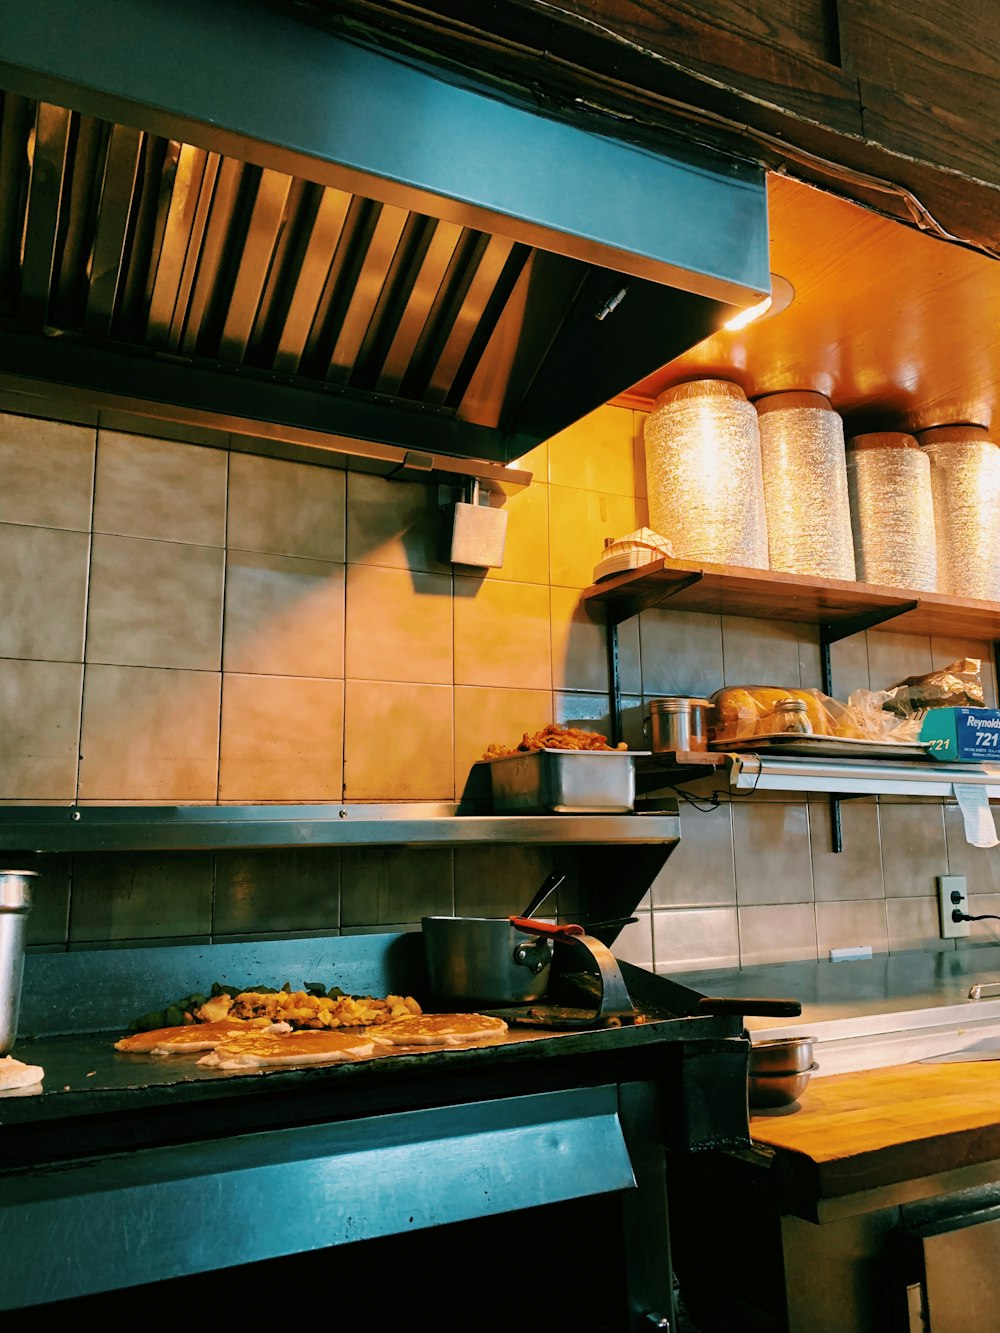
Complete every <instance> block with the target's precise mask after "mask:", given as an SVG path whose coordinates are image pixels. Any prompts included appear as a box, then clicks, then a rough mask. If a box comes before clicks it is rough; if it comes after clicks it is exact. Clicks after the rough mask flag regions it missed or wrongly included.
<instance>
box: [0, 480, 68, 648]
mask: <svg viewBox="0 0 1000 1333" xmlns="http://www.w3.org/2000/svg"><path fill="white" fill-rule="evenodd" d="M2 490H3V480H2V473H0V491H2ZM89 557H90V538H89V536H88V535H87V533H85V532H71V531H61V530H59V529H57V528H32V527H22V526H18V525H17V524H14V523H0V571H2V573H0V656H3V657H34V658H40V659H45V660H47V661H50V662H81V661H82V660H83V621H84V615H85V611H86V605H87V564H88V560H89Z"/></svg>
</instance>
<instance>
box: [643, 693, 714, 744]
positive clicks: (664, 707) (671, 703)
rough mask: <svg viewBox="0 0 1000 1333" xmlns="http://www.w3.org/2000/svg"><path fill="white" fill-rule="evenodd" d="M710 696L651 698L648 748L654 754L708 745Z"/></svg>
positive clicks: (648, 720)
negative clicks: (701, 697) (704, 697)
mask: <svg viewBox="0 0 1000 1333" xmlns="http://www.w3.org/2000/svg"><path fill="white" fill-rule="evenodd" d="M711 707H712V701H711V700H710V699H689V698H686V697H685V696H683V695H676V696H671V697H668V698H665V699H651V700H650V702H649V716H648V717H647V718H646V720H645V722H644V723H643V730H644V731H646V728H647V727H648V729H649V730H648V733H647V735H648V739H649V748H650V749H651V750H652V751H653V753H654V754H656V753H662V752H664V751H668V750H680V751H683V750H704V749H707V747H708V713H709V710H710V709H711Z"/></svg>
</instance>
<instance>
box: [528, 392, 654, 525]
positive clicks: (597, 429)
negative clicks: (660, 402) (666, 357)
mask: <svg viewBox="0 0 1000 1333" xmlns="http://www.w3.org/2000/svg"><path fill="white" fill-rule="evenodd" d="M635 464H636V459H635V429H634V422H633V419H632V412H631V410H630V409H629V408H625V407H598V408H597V409H596V410H595V411H593V412H590V413H588V415H587V416H585V417H583V418H581V420H579V421H577V422H575V423H574V424H573V425H572V426H569V427H568V428H567V429H566V430H564V431H560V432H559V434H558V435H553V436H552V438H551V439H550V440H549V481H551V482H552V483H553V484H554V485H557V486H575V487H578V488H579V489H581V490H587V491H607V492H611V493H613V494H615V495H627V496H634V495H637V494H638V493H639V492H638V491H637V490H636V466H635ZM643 493H645V492H643ZM626 531H628V529H626ZM621 535H622V534H621V533H619V536H621Z"/></svg>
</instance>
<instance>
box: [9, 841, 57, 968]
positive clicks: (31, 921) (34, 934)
mask: <svg viewBox="0 0 1000 1333" xmlns="http://www.w3.org/2000/svg"><path fill="white" fill-rule="evenodd" d="M0 855H2V857H3V865H4V869H5V870H34V871H37V873H38V878H37V879H35V880H33V881H32V886H31V911H30V912H29V913H28V920H27V930H26V945H27V947H28V948H29V949H37V948H42V947H44V946H46V945H53V944H59V945H65V944H66V940H67V939H68V936H69V893H70V882H71V878H72V871H73V860H72V857H70V856H35V855H34V854H33V853H23V852H22V853H18V852H3V853H0Z"/></svg>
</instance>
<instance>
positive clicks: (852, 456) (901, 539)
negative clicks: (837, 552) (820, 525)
mask: <svg viewBox="0 0 1000 1333" xmlns="http://www.w3.org/2000/svg"><path fill="white" fill-rule="evenodd" d="M847 480H848V487H849V491H850V497H851V518H852V522H853V526H854V552H855V558H856V562H857V571H858V578H859V580H860V581H861V582H862V583H878V584H883V585H885V586H886V587H890V588H912V589H917V590H920V591H922V592H935V591H936V590H937V543H936V538H935V533H934V504H933V500H932V497H931V465H930V459H929V457H928V456H927V454H926V453H925V452H924V450H923V449H921V447H920V445H919V444H918V443H917V441H916V440H915V439H914V438H913V436H912V435H903V434H898V433H895V432H888V431H887V432H881V433H878V434H873V435H857V436H855V438H854V439H853V440H851V442H850V444H849V446H848V450H847Z"/></svg>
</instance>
